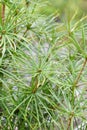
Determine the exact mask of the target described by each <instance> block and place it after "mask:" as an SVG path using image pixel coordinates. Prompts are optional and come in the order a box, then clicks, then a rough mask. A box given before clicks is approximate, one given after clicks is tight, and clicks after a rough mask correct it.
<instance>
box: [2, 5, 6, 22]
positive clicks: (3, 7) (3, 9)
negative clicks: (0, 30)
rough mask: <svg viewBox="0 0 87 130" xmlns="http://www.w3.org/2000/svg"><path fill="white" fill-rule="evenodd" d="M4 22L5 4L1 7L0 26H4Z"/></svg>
mask: <svg viewBox="0 0 87 130" xmlns="http://www.w3.org/2000/svg"><path fill="white" fill-rule="evenodd" d="M4 21H5V4H3V5H2V24H4Z"/></svg>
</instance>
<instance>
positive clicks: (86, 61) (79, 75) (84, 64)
mask: <svg viewBox="0 0 87 130" xmlns="http://www.w3.org/2000/svg"><path fill="white" fill-rule="evenodd" d="M86 63H87V58H86V59H85V61H84V62H83V65H82V68H81V70H80V72H79V74H78V76H77V78H76V80H75V82H74V84H75V85H76V84H77V83H78V81H79V79H80V77H81V75H82V73H83V71H84V68H85V66H86Z"/></svg>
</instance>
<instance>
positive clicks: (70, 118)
mask: <svg viewBox="0 0 87 130" xmlns="http://www.w3.org/2000/svg"><path fill="white" fill-rule="evenodd" d="M73 115H74V113H71V115H70V117H69V119H68V127H67V130H69V129H70V125H71V121H72V118H73Z"/></svg>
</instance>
